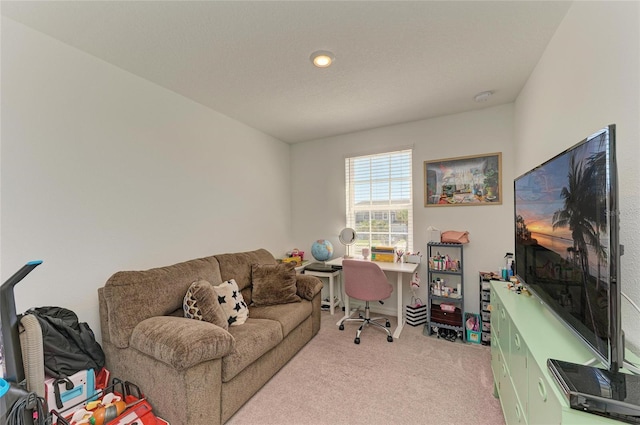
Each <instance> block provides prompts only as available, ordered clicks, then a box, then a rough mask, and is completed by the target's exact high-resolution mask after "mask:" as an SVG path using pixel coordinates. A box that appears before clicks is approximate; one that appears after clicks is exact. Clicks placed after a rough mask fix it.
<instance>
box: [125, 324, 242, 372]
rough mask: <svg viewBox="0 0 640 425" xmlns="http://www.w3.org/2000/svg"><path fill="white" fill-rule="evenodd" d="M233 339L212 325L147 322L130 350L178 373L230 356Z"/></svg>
mask: <svg viewBox="0 0 640 425" xmlns="http://www.w3.org/2000/svg"><path fill="white" fill-rule="evenodd" d="M235 345H236V340H235V339H234V338H233V336H232V335H231V334H230V333H229V332H227V331H225V330H224V329H222V328H221V327H219V326H216V325H214V324H213V323H209V322H203V321H200V320H194V319H185V318H182V317H173V316H156V317H150V318H149V319H145V320H143V321H142V322H140V323H138V325H137V326H136V327H135V328H134V329H133V333H132V334H131V340H130V341H129V346H130V347H132V348H135V349H136V350H138V351H140V352H142V353H144V354H146V355H148V356H151V357H153V358H154V359H157V360H158V361H161V362H163V363H166V364H168V365H169V366H172V367H174V368H175V369H177V370H185V369H189V368H190V367H192V366H195V365H197V364H198V363H202V362H206V361H208V360H213V359H218V358H221V357H224V356H226V355H227V354H229V353H230V352H231V351H232V350H233V349H234V348H235Z"/></svg>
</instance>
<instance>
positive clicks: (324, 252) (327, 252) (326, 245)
mask: <svg viewBox="0 0 640 425" xmlns="http://www.w3.org/2000/svg"><path fill="white" fill-rule="evenodd" d="M311 255H313V258H315V259H316V260H318V261H327V260H330V259H331V256H332V255H333V245H331V242H329V241H328V240H326V239H318V240H317V241H315V242H314V243H313V245H311Z"/></svg>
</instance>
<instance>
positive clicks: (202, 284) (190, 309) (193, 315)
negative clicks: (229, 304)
mask: <svg viewBox="0 0 640 425" xmlns="http://www.w3.org/2000/svg"><path fill="white" fill-rule="evenodd" d="M182 308H183V310H184V317H186V318H187V319H195V320H204V321H205V322H209V323H213V324H214V325H217V326H220V327H221V328H222V329H225V330H226V329H229V322H228V321H227V314H226V313H225V311H224V310H223V309H222V306H221V305H220V303H219V302H218V294H217V293H216V291H215V289H213V285H211V284H210V283H209V282H207V281H206V280H199V281H197V282H193V283H192V284H191V286H189V289H187V293H186V294H185V295H184V301H183V302H182Z"/></svg>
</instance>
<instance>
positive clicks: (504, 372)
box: [502, 363, 507, 376]
mask: <svg viewBox="0 0 640 425" xmlns="http://www.w3.org/2000/svg"><path fill="white" fill-rule="evenodd" d="M502 376H507V365H505V364H504V363H502Z"/></svg>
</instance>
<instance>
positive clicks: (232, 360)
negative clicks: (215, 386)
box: [222, 317, 283, 382]
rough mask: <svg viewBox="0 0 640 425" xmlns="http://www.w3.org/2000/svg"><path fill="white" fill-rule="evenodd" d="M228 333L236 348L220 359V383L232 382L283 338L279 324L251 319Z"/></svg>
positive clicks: (231, 328)
mask: <svg viewBox="0 0 640 425" xmlns="http://www.w3.org/2000/svg"><path fill="white" fill-rule="evenodd" d="M229 333H230V334H231V335H233V337H234V339H235V341H236V348H235V349H234V350H233V351H232V352H231V353H230V354H228V355H227V356H225V357H223V358H222V382H229V381H230V380H232V379H233V378H234V377H235V376H236V375H237V374H238V373H240V372H242V371H243V370H244V368H246V367H247V366H249V365H250V364H252V363H253V362H255V361H256V360H258V359H259V358H260V357H261V356H262V355H263V354H265V353H266V352H267V351H269V350H271V349H272V348H273V347H275V346H276V345H278V344H279V343H280V341H282V338H283V335H282V327H281V326H280V323H278V322H276V321H275V320H267V319H254V318H253V317H251V318H249V319H248V320H247V322H246V323H245V324H244V325H242V326H232V327H230V328H229Z"/></svg>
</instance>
